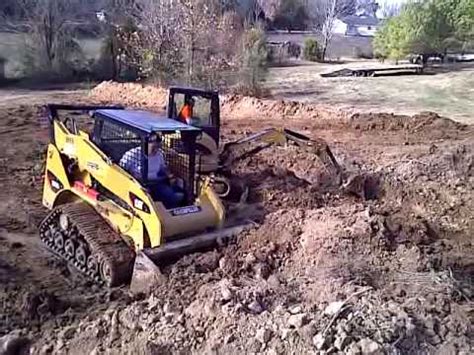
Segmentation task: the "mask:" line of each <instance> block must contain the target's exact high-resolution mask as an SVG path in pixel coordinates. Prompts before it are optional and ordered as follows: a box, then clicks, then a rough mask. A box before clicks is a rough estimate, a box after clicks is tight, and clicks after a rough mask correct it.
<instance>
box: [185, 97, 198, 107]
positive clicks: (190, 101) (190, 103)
mask: <svg viewBox="0 0 474 355" xmlns="http://www.w3.org/2000/svg"><path fill="white" fill-rule="evenodd" d="M185 101H186V103H187V104H189V105H191V106H194V104H195V102H196V101H195V100H194V98H193V97H188V98H187V99H186V100H185Z"/></svg>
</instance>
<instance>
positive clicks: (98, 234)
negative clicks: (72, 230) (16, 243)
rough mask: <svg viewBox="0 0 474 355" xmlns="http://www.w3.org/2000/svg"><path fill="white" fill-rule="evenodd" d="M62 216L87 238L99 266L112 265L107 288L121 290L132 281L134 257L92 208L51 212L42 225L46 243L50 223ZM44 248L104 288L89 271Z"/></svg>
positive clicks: (78, 205)
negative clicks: (122, 286)
mask: <svg viewBox="0 0 474 355" xmlns="http://www.w3.org/2000/svg"><path fill="white" fill-rule="evenodd" d="M60 214H66V215H67V216H68V218H69V221H70V223H72V224H73V225H74V226H75V227H76V228H77V230H78V231H79V233H80V234H81V236H82V237H83V238H84V240H85V241H86V243H87V245H88V247H89V250H90V251H91V253H92V254H93V255H95V257H96V259H97V261H98V263H99V265H100V264H101V263H107V264H108V265H109V268H110V270H111V282H110V284H109V285H107V286H109V287H113V286H118V285H120V284H123V283H127V282H129V281H130V277H131V274H132V267H133V260H134V257H135V253H134V252H133V251H132V250H131V249H130V248H129V247H128V245H127V244H126V243H125V242H124V241H123V240H122V238H121V237H120V235H119V234H118V233H117V232H115V231H114V230H113V229H112V228H111V227H110V226H109V225H108V224H107V222H106V221H105V220H104V219H103V218H102V217H101V216H100V215H99V214H98V213H97V212H96V211H95V210H94V209H93V208H92V207H90V206H89V205H87V204H86V203H84V202H81V203H73V204H66V205H62V206H58V207H56V208H55V209H54V210H53V211H51V212H50V213H49V214H48V216H47V217H46V218H45V219H44V220H43V222H42V223H41V225H40V235H41V239H42V240H43V241H45V238H44V237H43V236H44V233H45V232H46V230H47V229H48V228H49V225H50V223H51V222H52V221H53V220H54V219H55V218H56V216H58V215H60ZM45 244H46V245H47V246H48V248H50V249H52V250H53V251H54V252H55V253H56V254H60V256H61V257H62V258H63V259H65V260H67V261H68V262H70V263H72V264H73V265H74V266H75V267H76V269H78V270H79V271H80V272H81V273H82V274H85V275H86V276H88V277H89V278H91V277H92V278H93V280H94V281H95V282H98V283H99V284H102V285H103V284H104V280H102V279H100V278H97V277H93V275H91V274H90V273H88V272H87V270H85V269H84V268H82V267H79V265H77V264H76V263H75V262H74V260H71V259H70V258H68V257H67V256H66V255H65V254H64V253H63V252H61V251H58V250H56V249H55V247H54V245H49V243H45Z"/></svg>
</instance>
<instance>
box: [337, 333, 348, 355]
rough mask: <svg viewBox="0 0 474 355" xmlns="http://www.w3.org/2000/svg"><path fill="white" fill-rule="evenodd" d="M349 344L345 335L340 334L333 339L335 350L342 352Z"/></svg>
mask: <svg viewBox="0 0 474 355" xmlns="http://www.w3.org/2000/svg"><path fill="white" fill-rule="evenodd" d="M350 342H351V338H350V336H349V335H347V333H345V332H342V333H340V334H338V335H337V336H336V339H334V346H335V347H336V349H338V350H340V351H342V350H344V349H345V348H346V347H347V345H349V343H350Z"/></svg>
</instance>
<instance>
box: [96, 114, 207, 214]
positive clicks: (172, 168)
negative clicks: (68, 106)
mask: <svg viewBox="0 0 474 355" xmlns="http://www.w3.org/2000/svg"><path fill="white" fill-rule="evenodd" d="M94 120H95V122H94V129H93V132H92V135H91V140H92V141H93V142H94V143H95V144H96V145H97V147H98V148H99V149H100V150H101V151H102V152H104V153H105V154H106V155H107V156H108V158H109V159H110V160H111V161H112V162H113V163H115V164H118V165H120V162H121V159H122V158H123V157H124V155H125V154H126V153H127V152H130V151H131V150H134V149H139V154H134V155H132V158H131V159H133V161H131V162H129V164H127V165H128V166H129V169H130V171H127V172H128V173H129V174H131V175H132V176H133V177H135V178H136V179H137V180H138V181H139V182H140V183H141V184H142V185H143V186H145V187H146V186H148V185H150V184H152V183H153V181H150V180H149V179H148V166H149V165H148V144H149V143H150V139H151V137H153V136H156V135H159V136H160V138H161V142H162V143H161V148H160V149H161V153H162V154H163V156H164V158H165V162H166V165H167V168H168V170H169V172H170V173H171V174H173V175H174V176H175V177H176V178H177V179H179V181H180V184H181V185H182V189H183V190H184V192H185V198H184V200H183V206H184V205H187V204H189V203H192V202H193V201H194V199H195V197H196V194H197V185H196V184H197V181H196V179H195V149H196V147H195V143H196V139H197V138H198V136H199V135H200V134H201V130H200V129H199V128H196V127H193V126H189V125H186V124H183V123H180V122H177V121H175V120H171V119H168V118H163V117H160V116H157V115H155V114H153V113H151V112H147V111H138V110H97V111H95V112H94ZM142 152H143V153H142Z"/></svg>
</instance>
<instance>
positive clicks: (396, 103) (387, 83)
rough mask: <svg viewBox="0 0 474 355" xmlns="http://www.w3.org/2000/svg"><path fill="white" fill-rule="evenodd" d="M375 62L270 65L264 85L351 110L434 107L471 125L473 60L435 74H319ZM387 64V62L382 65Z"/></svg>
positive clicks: (297, 97) (282, 94) (293, 96)
mask: <svg viewBox="0 0 474 355" xmlns="http://www.w3.org/2000/svg"><path fill="white" fill-rule="evenodd" d="M364 65H371V66H374V65H381V64H379V63H377V62H375V61H366V62H360V61H353V62H346V63H345V64H337V65H335V64H319V63H301V64H299V65H295V66H288V67H281V68H272V69H270V74H269V78H268V80H267V83H266V85H267V87H268V88H269V89H271V91H272V93H273V95H274V96H275V97H276V98H285V99H290V100H297V101H305V102H313V103H325V104H330V105H336V106H340V107H343V108H346V109H354V110H355V111H377V112H396V113H406V114H414V113H418V112H420V111H434V112H437V113H439V114H440V115H443V116H446V117H450V118H452V119H456V120H458V121H461V122H465V123H471V124H474V63H470V64H467V63H464V64H460V63H459V64H453V65H451V66H450V67H449V70H443V71H444V72H440V71H438V72H437V73H435V74H433V75H429V74H426V75H406V76H385V77H382V76H381V77H367V78H364V77H358V78H351V77H346V78H344V77H340V78H323V77H321V76H320V74H321V73H323V72H328V71H332V70H338V69H342V68H353V67H360V66H364ZM386 65H390V64H386Z"/></svg>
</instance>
